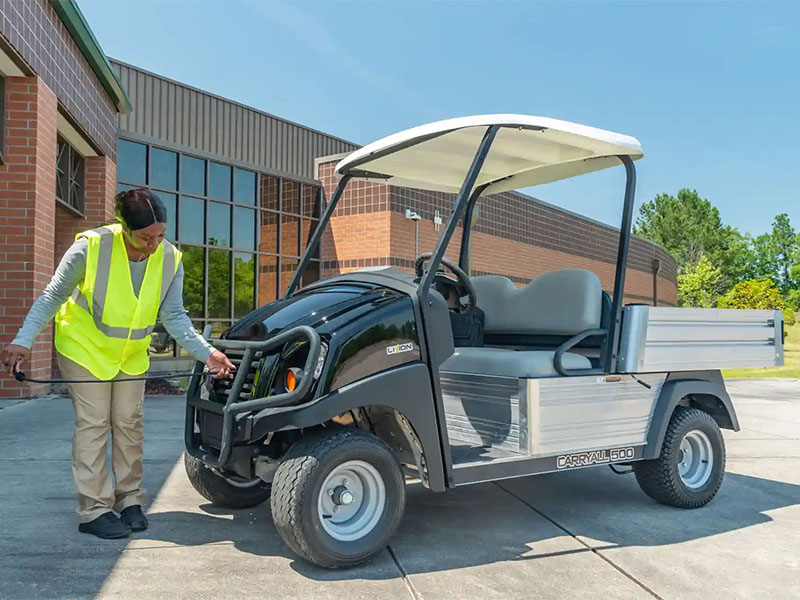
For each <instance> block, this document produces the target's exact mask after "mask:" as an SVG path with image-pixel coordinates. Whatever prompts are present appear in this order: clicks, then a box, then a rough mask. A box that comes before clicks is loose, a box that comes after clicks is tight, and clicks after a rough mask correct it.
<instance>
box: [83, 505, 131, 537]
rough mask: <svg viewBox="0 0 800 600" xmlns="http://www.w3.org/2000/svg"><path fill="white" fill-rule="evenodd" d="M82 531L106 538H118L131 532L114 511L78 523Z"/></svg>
mask: <svg viewBox="0 0 800 600" xmlns="http://www.w3.org/2000/svg"><path fill="white" fill-rule="evenodd" d="M78 531H80V532H81V533H91V534H92V535H96V536H97V537H99V538H103V539H104V540H118V539H121V538H126V537H128V536H129V535H130V534H131V530H130V527H128V526H127V525H126V524H125V523H123V522H122V521H120V520H119V519H118V518H117V515H115V514H114V513H113V512H107V513H103V514H102V515H100V516H99V517H97V518H96V519H95V520H94V521H89V522H88V523H81V524H80V525H78Z"/></svg>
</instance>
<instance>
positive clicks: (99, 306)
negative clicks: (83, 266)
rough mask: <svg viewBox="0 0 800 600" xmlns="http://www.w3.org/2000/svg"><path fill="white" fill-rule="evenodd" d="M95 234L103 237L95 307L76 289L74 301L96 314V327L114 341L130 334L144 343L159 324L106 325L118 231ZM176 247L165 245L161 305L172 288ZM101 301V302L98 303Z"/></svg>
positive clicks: (98, 265)
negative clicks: (106, 306) (145, 325)
mask: <svg viewBox="0 0 800 600" xmlns="http://www.w3.org/2000/svg"><path fill="white" fill-rule="evenodd" d="M93 231H94V233H97V234H98V235H99V236H100V249H99V253H98V257H97V276H96V279H95V283H94V293H93V294H92V308H91V310H90V309H89V302H88V301H87V300H86V297H85V296H84V295H83V294H82V293H81V291H80V289H78V288H76V289H75V291H74V292H73V294H72V299H73V300H74V301H75V303H76V304H77V305H78V306H80V307H81V308H82V309H83V310H85V311H86V312H88V313H89V314H90V315H92V318H93V319H94V324H95V326H96V327H97V329H99V330H100V331H101V332H103V334H104V335H107V336H108V337H112V338H120V339H126V338H127V337H128V331H130V339H132V340H143V339H144V338H146V337H147V336H148V335H150V334H151V333H153V330H154V329H155V325H150V326H149V327H145V328H144V329H131V330H128V329H127V328H125V327H111V326H110V325H106V324H105V323H103V312H104V310H105V300H106V297H107V296H108V282H109V280H110V279H111V253H112V252H113V251H114V232H113V231H111V230H110V229H108V228H106V227H101V228H99V229H94V230H93ZM175 258H176V257H175V246H173V245H172V244H169V243H166V244H164V266H163V268H162V271H161V298H160V300H159V306H161V304H162V303H163V302H164V298H165V297H166V295H167V291H168V290H169V286H170V284H171V283H172V280H173V278H174V277H175V272H176V270H177V269H176V265H175ZM98 298H100V299H101V300H100V301H99V302H98V300H97V299H98Z"/></svg>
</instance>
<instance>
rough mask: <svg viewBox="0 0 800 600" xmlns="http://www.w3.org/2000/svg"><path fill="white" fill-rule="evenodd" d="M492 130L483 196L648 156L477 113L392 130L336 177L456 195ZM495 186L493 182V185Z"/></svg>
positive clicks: (620, 144)
mask: <svg viewBox="0 0 800 600" xmlns="http://www.w3.org/2000/svg"><path fill="white" fill-rule="evenodd" d="M490 125H502V126H503V128H502V129H500V130H499V131H498V132H497V136H496V137H495V139H494V143H493V144H492V147H491V150H490V151H489V154H488V156H487V157H486V161H485V162H484V164H483V168H482V169H481V173H480V175H479V176H478V180H477V182H476V186H478V185H483V184H486V183H489V184H490V185H489V186H488V187H487V188H486V190H485V191H484V194H493V193H497V192H504V191H508V190H514V189H519V188H525V187H530V186H534V185H539V184H541V183H549V182H551V181H558V180H559V179H567V178H569V177H574V176H576V175H582V174H583V173H590V172H592V171H599V170H600V169H606V168H609V167H613V166H617V165H620V164H621V163H620V161H619V159H618V158H616V157H617V156H619V155H627V156H630V157H631V158H632V159H633V160H637V159H639V158H641V157H642V156H643V152H642V146H641V144H640V143H639V141H638V140H637V139H636V138H633V137H630V136H627V135H622V134H620V133H614V132H612V131H605V130H603V129H596V128H594V127H587V126H586V125H578V124H577V123H569V122H567V121H559V120H557V119H549V118H547V117H534V116H528V115H478V116H474V117H460V118H457V119H448V120H445V121H437V122H435V123H429V124H428V125H421V126H419V127H414V128H412V129H407V130H405V131H401V132H400V133H395V134H394V135H390V136H388V137H385V138H383V139H380V140H378V141H377V142H373V143H371V144H369V145H367V146H364V147H363V148H361V149H360V150H356V151H355V152H353V153H352V154H350V155H348V156H347V157H346V158H345V159H343V160H342V161H341V162H340V163H339V164H338V165H336V173H337V174H339V175H346V174H348V173H350V174H353V175H354V176H363V174H364V173H365V172H366V173H369V174H372V175H373V177H374V178H376V179H379V180H382V181H383V182H384V183H388V184H390V185H396V186H400V187H412V188H421V189H425V190H435V191H440V192H458V190H459V189H461V184H462V183H463V181H464V178H465V176H466V174H467V171H468V170H469V167H470V165H471V164H472V160H473V158H474V156H475V152H476V151H477V149H478V145H479V144H480V142H481V140H482V139H483V136H484V134H485V133H486V131H487V129H488V127H489V126H490ZM492 182H493V183H492Z"/></svg>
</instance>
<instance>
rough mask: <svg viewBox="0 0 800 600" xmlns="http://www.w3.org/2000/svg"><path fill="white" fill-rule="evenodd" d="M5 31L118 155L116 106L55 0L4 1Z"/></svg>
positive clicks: (0, 7) (0, 30) (0, 29)
mask: <svg viewBox="0 0 800 600" xmlns="http://www.w3.org/2000/svg"><path fill="white" fill-rule="evenodd" d="M0 37H3V38H5V40H7V44H8V45H10V46H11V47H13V48H14V49H15V50H16V51H17V52H18V53H19V55H20V56H21V57H22V58H23V59H24V60H25V62H27V63H28V65H30V67H31V69H32V70H33V72H34V73H36V75H38V76H39V77H40V78H41V79H42V81H43V82H44V84H45V85H47V86H48V87H49V88H50V89H51V90H53V92H55V94H56V97H57V98H58V101H59V102H60V104H61V106H62V107H63V108H64V109H65V110H66V111H67V112H68V113H69V114H70V116H71V117H72V118H73V119H74V120H75V122H76V123H77V124H78V125H79V126H80V128H82V129H83V130H84V132H85V133H86V134H87V135H88V136H89V137H90V138H91V139H92V140H94V142H95V143H96V144H97V146H98V147H99V148H100V149H101V150H102V153H103V154H105V155H107V156H109V157H111V158H112V159H113V160H116V156H117V111H116V108H115V107H114V104H113V102H112V101H111V99H110V98H109V97H108V94H106V91H105V90H104V89H103V86H102V84H101V83H100V81H99V80H98V79H97V76H96V75H95V74H94V71H93V70H92V68H91V67H90V66H89V63H88V62H87V61H86V59H85V58H84V56H83V54H81V51H80V49H79V48H78V46H77V44H76V43H75V41H74V40H73V39H72V36H70V34H69V32H68V31H67V29H66V27H65V26H64V23H62V21H61V19H59V17H58V15H57V14H56V12H55V10H54V9H53V7H52V5H51V4H50V2H49V1H48V0H4V1H3V2H0Z"/></svg>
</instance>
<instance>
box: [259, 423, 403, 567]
mask: <svg viewBox="0 0 800 600" xmlns="http://www.w3.org/2000/svg"><path fill="white" fill-rule="evenodd" d="M272 485H273V494H272V499H271V506H272V518H273V520H274V522H275V527H276V528H277V530H278V533H279V534H280V536H281V538H282V539H283V541H284V542H285V543H286V545H287V546H289V548H291V550H292V551H294V552H295V553H296V554H297V555H299V556H301V557H302V558H304V559H306V560H307V561H309V562H311V563H314V564H316V565H319V566H320V567H324V568H328V569H338V568H343V567H352V566H354V565H357V564H360V563H362V562H365V561H367V560H368V559H370V558H371V557H372V556H374V555H375V554H376V553H378V552H380V551H381V550H382V549H383V548H385V547H386V544H387V543H388V541H389V538H391V536H392V535H393V534H394V532H395V530H396V529H397V526H398V525H399V524H400V521H401V520H402V518H403V512H404V510H405V503H406V496H405V481H404V478H403V474H402V472H401V470H400V465H399V464H398V462H397V460H396V459H395V457H394V455H393V454H392V452H391V450H390V449H389V447H388V446H387V445H386V444H385V443H384V442H383V441H382V440H380V439H379V438H377V437H375V436H374V435H372V434H370V433H367V432H365V431H362V430H360V429H354V428H342V429H334V430H332V431H331V430H326V431H323V432H320V433H315V434H311V435H308V436H307V437H306V438H305V439H303V440H301V441H299V442H297V443H296V444H295V445H294V446H292V448H290V450H289V452H288V453H287V454H286V456H285V458H284V460H283V462H281V464H280V466H279V467H278V470H277V472H276V473H275V479H274V481H273V484H272Z"/></svg>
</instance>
